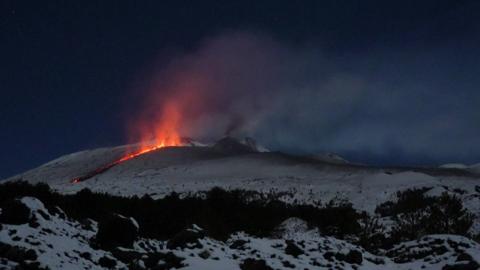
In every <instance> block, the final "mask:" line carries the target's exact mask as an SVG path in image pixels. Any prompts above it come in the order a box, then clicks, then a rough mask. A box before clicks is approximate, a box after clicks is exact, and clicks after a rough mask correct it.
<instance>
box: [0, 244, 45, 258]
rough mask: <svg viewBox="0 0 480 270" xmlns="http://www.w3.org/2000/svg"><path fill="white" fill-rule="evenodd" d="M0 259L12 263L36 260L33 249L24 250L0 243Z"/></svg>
mask: <svg viewBox="0 0 480 270" xmlns="http://www.w3.org/2000/svg"><path fill="white" fill-rule="evenodd" d="M0 257H1V258H7V259H9V260H11V261H14V262H24V261H34V260H36V259H37V253H36V252H35V250H33V249H26V248H23V247H17V246H12V245H9V244H4V243H1V242H0Z"/></svg>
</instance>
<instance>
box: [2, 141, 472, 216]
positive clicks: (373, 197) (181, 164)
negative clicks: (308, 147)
mask: <svg viewBox="0 0 480 270" xmlns="http://www.w3.org/2000/svg"><path fill="white" fill-rule="evenodd" d="M129 147H131V146H120V147H114V148H102V149H97V150H91V151H83V152H78V153H75V154H71V155H67V156H64V157H61V158H59V159H56V160H54V161H51V162H49V163H47V164H45V165H43V166H40V167H38V168H36V169H33V170H30V171H27V172H25V173H23V174H20V175H17V176H14V177H12V178H9V179H8V180H11V181H12V180H18V179H23V180H26V181H29V182H32V183H36V182H46V183H48V184H49V185H51V186H52V187H53V188H54V189H56V190H58V191H59V192H63V193H72V192H77V191H79V190H81V189H83V188H89V189H91V190H93V191H99V192H108V193H112V194H116V195H127V196H128V195H140V196H141V195H144V194H149V195H150V196H152V197H154V198H160V197H163V196H165V195H167V194H169V193H170V192H172V191H175V192H178V193H189V192H190V193H191V192H197V191H205V190H208V189H211V188H212V187H216V186H219V187H223V188H225V189H237V188H238V189H251V190H256V191H262V192H287V193H288V196H285V197H284V198H283V199H284V200H286V201H297V202H306V203H311V202H314V201H320V202H323V203H325V202H328V201H329V200H332V199H345V200H348V201H350V202H352V203H353V205H354V207H355V208H357V209H360V210H366V211H369V212H372V211H373V210H374V209H375V206H376V205H378V204H379V203H381V202H384V201H386V200H391V199H393V197H394V196H395V193H396V192H397V191H399V190H404V189H408V188H420V187H432V188H433V190H434V191H436V192H437V193H441V192H444V191H448V192H457V193H458V194H457V195H458V196H461V197H462V199H463V200H464V202H465V203H466V204H467V205H469V206H470V207H471V208H472V210H475V211H476V213H480V212H477V211H479V210H480V209H478V208H479V207H478V206H476V205H480V199H479V197H480V196H479V195H480V191H478V190H479V189H480V177H478V175H474V174H472V173H468V172H467V171H463V170H458V169H445V168H441V169H418V170H416V171H413V170H409V169H402V168H389V169H387V168H371V167H363V166H356V165H350V164H331V163H325V162H322V161H318V160H314V159H308V158H301V157H292V156H288V155H284V154H280V153H268V152H267V153H258V152H257V153H242V154H236V153H228V152H227V153H224V152H218V151H215V150H214V147H167V148H163V149H160V150H157V151H154V152H151V153H147V154H145V155H141V156H139V157H137V158H134V159H131V160H128V161H126V162H123V163H120V164H119V165H117V166H114V167H112V168H111V169H109V170H107V171H105V172H103V173H102V174H99V175H96V176H94V177H92V178H91V179H88V180H86V181H84V182H81V183H78V184H71V183H70V181H71V180H72V179H73V178H75V177H78V176H80V175H82V174H85V173H88V172H89V171H92V170H94V169H95V168H97V167H100V166H103V165H105V164H106V163H109V162H111V161H113V160H116V159H118V158H119V157H121V156H122V155H123V154H124V153H125V151H126V149H128V148H129Z"/></svg>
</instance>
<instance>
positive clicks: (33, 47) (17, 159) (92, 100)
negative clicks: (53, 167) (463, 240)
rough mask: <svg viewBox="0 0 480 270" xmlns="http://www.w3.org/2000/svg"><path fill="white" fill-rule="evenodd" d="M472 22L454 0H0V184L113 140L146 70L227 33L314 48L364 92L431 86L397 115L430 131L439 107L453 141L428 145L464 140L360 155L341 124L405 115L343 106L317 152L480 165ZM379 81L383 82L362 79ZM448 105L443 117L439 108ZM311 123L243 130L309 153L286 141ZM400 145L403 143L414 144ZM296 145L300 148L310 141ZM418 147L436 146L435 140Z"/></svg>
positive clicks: (476, 8) (479, 30) (475, 8)
mask: <svg viewBox="0 0 480 270" xmlns="http://www.w3.org/2000/svg"><path fill="white" fill-rule="evenodd" d="M478 14H480V2H478V1H458V0H457V1H454V0H452V1H442V0H439V1H341V0H340V1H338V0H332V1H302V2H298V1H171V2H170V1H16V0H5V1H1V3H0V67H1V72H0V90H1V96H0V138H1V139H0V143H1V144H2V151H1V152H0V178H2V177H6V176H10V175H12V174H15V173H18V172H21V171H23V170H26V169H30V168H32V167H34V166H37V165H40V164H42V163H44V162H47V161H49V160H51V159H53V158H56V157H58V156H59V155H62V154H66V153H70V152H74V151H78V150H83V149H88V148H95V147H101V146H109V145H118V144H123V143H125V142H126V136H125V132H124V131H125V122H126V120H125V119H127V118H128V117H129V116H130V115H132V114H133V113H135V110H136V106H139V104H140V102H139V101H140V100H141V99H142V98H143V94H144V93H143V92H142V91H140V90H139V89H138V87H136V83H138V80H139V78H142V76H144V74H146V73H148V72H150V71H151V69H153V67H155V68H160V69H161V68H162V60H164V61H165V63H170V62H171V61H174V60H172V59H175V56H177V55H182V54H185V53H189V52H196V51H198V50H200V51H201V50H202V49H201V48H200V49H199V46H200V47H201V46H203V45H201V44H202V42H203V41H204V40H205V39H208V38H215V37H216V36H218V35H222V34H225V33H235V32H237V31H242V32H249V33H250V32H251V33H256V34H258V35H265V36H268V37H269V38H271V39H273V40H275V43H276V44H280V45H278V46H277V45H274V46H273V47H275V48H276V47H282V48H283V47H285V48H296V49H295V50H296V52H295V53H293V54H294V55H298V54H302V52H301V50H302V49H298V48H304V49H305V50H306V51H309V52H308V53H307V54H310V53H311V51H312V50H313V51H315V50H316V49H319V50H321V53H322V54H323V55H326V56H327V58H328V59H329V61H330V62H333V64H332V63H330V64H329V67H332V68H335V67H337V66H341V68H339V69H341V70H342V74H344V73H346V72H347V73H349V74H354V75H358V76H359V77H361V78H362V79H366V80H367V81H369V84H368V85H374V86H369V87H372V88H379V87H380V88H381V87H383V88H389V87H396V86H398V85H402V82H414V83H407V84H405V86H404V87H408V86H412V87H416V86H418V85H419V84H420V83H419V82H424V83H425V85H426V86H425V85H423V87H426V88H427V89H433V88H435V89H438V90H435V91H437V92H428V93H427V94H425V95H423V97H424V98H423V99H422V102H423V103H422V104H420V105H419V104H417V105H414V107H415V106H417V107H418V108H420V107H422V108H423V107H428V109H425V111H423V110H422V111H419V114H420V113H421V115H408V117H409V118H425V121H424V122H425V123H431V122H434V121H431V120H432V119H436V118H435V117H436V114H435V112H437V111H442V110H443V109H444V108H445V106H446V107H448V108H450V111H451V114H450V115H452V117H451V118H450V120H445V121H447V122H443V123H444V125H446V128H447V129H448V127H449V126H450V125H451V127H452V129H456V131H455V132H453V133H448V134H447V136H445V134H437V135H435V136H437V137H442V136H444V137H445V144H449V143H451V142H452V141H456V142H458V141H463V142H465V144H459V145H458V147H457V145H456V144H455V147H457V148H458V152H459V154H458V155H455V152H454V151H452V150H451V149H447V150H445V151H443V152H439V153H434V154H430V153H428V149H429V148H425V150H424V149H423V148H422V151H425V152H426V153H412V152H411V151H409V150H408V149H407V150H406V149H404V147H403V146H402V145H403V144H402V143H405V142H401V143H398V144H397V143H392V144H388V143H386V144H382V146H376V147H373V148H372V147H371V145H365V146H364V147H361V146H359V144H362V142H363V140H361V139H359V140H358V141H356V142H355V143H352V138H349V137H348V136H346V135H345V134H355V132H358V133H361V134H359V135H358V137H368V136H370V135H371V134H369V133H368V132H364V131H363V130H365V129H369V128H370V126H369V125H365V124H364V125H358V126H355V125H352V124H351V123H352V122H357V121H356V120H354V119H357V118H356V117H358V116H359V115H360V116H361V117H362V118H363V119H372V122H376V123H380V124H379V125H381V127H378V125H372V127H371V128H372V129H371V130H377V129H380V130H386V129H389V128H392V129H394V127H395V123H396V121H398V122H404V121H405V118H404V117H403V116H404V115H405V112H408V106H409V105H405V106H401V108H400V107H399V108H398V110H397V109H393V110H391V111H388V114H386V115H385V116H382V115H383V114H382V115H379V114H378V113H376V112H377V111H369V110H365V109H358V110H355V109H353V110H352V114H350V115H355V117H353V116H352V117H351V118H349V117H348V115H347V116H345V117H346V118H344V119H343V120H338V119H337V121H336V122H335V125H334V126H335V127H329V128H335V130H338V129H343V130H344V132H342V133H335V139H334V140H333V139H332V138H329V140H328V142H329V144H328V145H325V144H321V143H319V145H320V146H321V147H320V146H319V147H318V148H319V149H326V150H329V151H335V150H337V151H339V152H341V153H343V154H346V155H349V156H350V157H353V158H355V159H357V160H360V161H361V160H364V161H368V162H372V163H378V164H387V163H397V162H398V163H412V164H415V163H416V164H422V163H435V162H443V161H449V160H450V159H457V160H460V161H462V162H480V160H478V159H480V153H478V152H477V150H479V149H480V148H479V147H477V146H471V145H480V127H479V126H480V115H479V114H480V109H478V108H477V106H478V107H480V100H479V99H478V98H479V95H478V94H477V93H478V92H479V91H480V89H479V86H480V80H479V78H478V76H479V74H480V72H479V71H480V65H479V62H480V56H479V54H480V52H479V50H480V49H479V48H480V46H479V45H480V44H479V36H480V27H479V26H480V22H479V19H478V17H479V16H478ZM213 43H214V44H215V42H213ZM226 44H229V43H228V42H226ZM206 46H207V51H208V45H206ZM267 47H268V46H267ZM261 48H262V49H264V48H265V46H263V47H261ZM312 48H314V49H312ZM267 50H268V49H267ZM299 51H300V52H299ZM281 55H282V57H285V58H286V59H290V58H292V57H294V58H295V57H297V56H292V54H291V53H289V54H288V56H285V55H284V54H281ZM297 58H298V57H297ZM349 59H355V60H354V61H350V60H349ZM392 61H395V64H392ZM306 70H311V69H308V68H307V69H306ZM378 75H381V76H382V77H383V78H386V79H385V80H382V81H381V82H378V80H370V77H372V78H373V77H375V76H378ZM298 78H299V77H298V76H295V79H298ZM309 79H311V77H310V78H309ZM370 81H374V82H373V83H370ZM422 89H423V88H422ZM294 91H295V90H292V92H294ZM399 91H401V90H399ZM410 91H411V90H410ZM419 91H421V90H419ZM429 91H430V90H429ZM431 91H433V90H431ZM369 93H370V92H369ZM406 93H407V94H408V95H410V94H411V93H413V92H408V91H406ZM339 95H346V94H345V93H344V92H340V93H339ZM372 96H375V94H372ZM420 96H422V94H420ZM378 98H381V97H378ZM389 98H392V97H391V96H390V97H388V98H387V101H388V99H389ZM401 99H405V97H404V96H402V97H401ZM412 99H413V100H415V95H413V96H412ZM432 99H434V100H432ZM451 100H454V101H455V102H456V105H455V106H456V107H452V106H451V105H449V103H448V102H449V101H451ZM360 104H362V105H358V103H357V102H356V103H354V104H352V106H360V107H362V108H363V107H368V106H369V100H368V99H367V100H365V101H362V102H361V103H360ZM446 104H447V105H446ZM344 106H346V105H344ZM393 107H394V108H397V107H396V106H393ZM312 113H320V112H318V111H315V112H312ZM386 117H388V119H387V120H388V121H386ZM311 118H313V119H315V116H314V115H312V116H311V117H309V119H311ZM448 121H450V122H448ZM277 122H281V119H280V120H279V119H273V120H269V121H268V122H267V123H266V124H265V126H269V127H270V126H275V127H278V125H276V124H275V123H277ZM439 122H441V121H439ZM460 122H461V123H460ZM463 122H464V123H463ZM459 123H460V124H459ZM310 124H311V125H306V127H305V126H302V125H298V128H305V132H297V133H294V134H290V135H288V136H290V137H288V136H287V137H282V138H278V136H273V135H272V137H275V138H274V139H272V141H271V142H269V141H268V136H269V134H268V132H267V133H266V132H265V131H258V132H253V133H254V134H257V135H258V137H260V138H261V139H262V140H263V141H264V143H266V144H268V145H269V146H271V147H275V148H278V149H280V150H290V151H295V150H294V149H296V148H297V146H298V149H301V150H302V151H304V152H308V150H306V146H301V145H299V144H298V141H299V140H303V139H302V138H303V137H302V136H306V137H308V136H312V135H311V134H316V133H318V132H319V131H318V130H309V129H308V127H311V126H313V125H315V124H316V123H315V121H313V122H312V123H310ZM388 125H391V127H390V126H388ZM426 126H428V124H426ZM437 126H438V125H436V126H435V127H432V129H428V128H425V129H423V126H422V127H419V125H412V128H414V129H416V130H417V131H418V132H417V133H415V134H406V135H405V136H406V137H408V138H416V137H419V136H420V135H425V134H429V135H431V134H430V133H432V132H435V131H436V130H437V129H436V128H437ZM443 128H445V127H443ZM271 130H280V129H278V128H277V129H275V128H272V129H271ZM359 130H360V131H359ZM307 133H308V134H307ZM406 133H408V132H406ZM291 136H293V138H292V137H291ZM295 136H298V138H297V137H295ZM385 136H387V135H385ZM388 136H391V135H388ZM358 137H355V136H354V137H353V141H355V139H357V138H358ZM400 137H402V136H400ZM420 137H421V136H420ZM473 137H476V138H477V139H476V140H475V139H472V138H473ZM426 138H427V136H425V138H424V139H423V140H427V139H426ZM375 139H376V138H375V136H372V140H375ZM410 140H412V145H414V146H415V145H416V144H420V143H421V141H415V139H410ZM305 141H308V143H309V144H311V143H312V139H311V138H309V139H305ZM393 141H395V140H393ZM289 142H295V143H291V144H289ZM330 142H331V143H330ZM437 143H438V144H439V142H437ZM338 145H349V147H337V146H338ZM329 146H330V147H329ZM378 147H380V148H382V147H383V148H384V149H382V151H380V150H378V149H377V148H378ZM430 147H431V148H432V149H435V148H437V146H436V145H435V144H432V145H431V146H430ZM314 148H315V147H314ZM292 149H293V150H292ZM315 150H317V149H316V148H315ZM422 151H419V152H422ZM432 153H433V152H432Z"/></svg>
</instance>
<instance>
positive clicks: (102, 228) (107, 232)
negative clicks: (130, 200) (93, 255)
mask: <svg viewBox="0 0 480 270" xmlns="http://www.w3.org/2000/svg"><path fill="white" fill-rule="evenodd" d="M137 237H138V227H137V225H136V224H135V222H134V221H132V220H131V219H130V218H126V217H123V216H120V215H117V214H114V215H110V216H109V217H108V218H106V219H105V220H103V221H101V222H100V223H99V224H98V232H97V235H96V237H95V241H96V244H98V245H99V247H101V248H103V249H112V248H114V247H118V246H121V247H132V245H133V242H134V241H135V240H136V239H137Z"/></svg>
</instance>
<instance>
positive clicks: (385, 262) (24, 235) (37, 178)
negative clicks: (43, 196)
mask: <svg viewBox="0 0 480 270" xmlns="http://www.w3.org/2000/svg"><path fill="white" fill-rule="evenodd" d="M135 147H136V145H125V146H118V147H111V148H100V149H94V150H87V151H81V152H78V153H73V154H69V155H65V156H62V157H60V158H58V159H55V160H53V161H50V162H48V163H46V164H44V165H42V166H40V167H38V168H35V169H32V170H30V171H27V172H25V173H22V174H19V175H16V176H13V177H10V178H8V179H5V180H6V182H15V181H19V180H23V181H27V182H29V183H32V184H35V183H47V184H48V185H49V186H50V187H51V188H52V189H54V190H55V191H57V192H59V193H61V194H74V193H77V192H78V191H80V190H82V189H84V188H88V189H90V190H91V191H93V192H102V193H108V194H112V195H119V196H132V195H137V196H138V197H142V196H143V195H148V196H149V197H150V198H152V199H161V198H164V197H166V196H168V195H169V194H171V193H172V192H176V193H178V194H180V197H183V196H195V194H200V195H201V194H203V192H206V191H208V190H211V189H212V188H214V187H221V188H223V189H225V190H236V189H240V190H250V191H254V192H259V193H261V194H262V193H263V194H276V196H277V197H276V198H279V199H280V200H281V201H283V202H286V203H288V204H307V205H309V204H310V205H315V206H318V205H327V204H328V203H329V202H332V201H348V202H351V203H352V206H353V208H355V209H356V210H357V211H358V212H362V211H365V212H366V213H368V214H369V215H371V216H377V215H378V213H376V212H375V210H376V209H377V207H378V206H379V205H381V204H385V203H387V204H388V203H389V202H392V201H395V200H396V199H397V196H398V192H400V191H405V190H423V191H422V192H424V193H425V195H426V196H432V197H435V196H440V195H441V194H449V195H451V196H453V197H455V198H459V199H460V201H461V202H462V203H463V206H464V207H465V208H466V210H468V211H469V212H470V213H472V214H474V216H473V225H472V226H471V228H470V231H469V235H479V233H480V171H479V170H478V168H477V167H478V165H477V166H465V167H464V166H457V165H455V166H453V165H448V166H442V167H439V168H427V167H422V168H413V167H411V168H410V167H388V168H385V167H369V166H363V165H358V164H352V163H349V162H348V161H346V160H344V159H342V158H341V157H339V156H337V155H335V154H322V155H317V156H293V155H288V154H284V153H279V152H270V151H268V150H266V149H265V148H263V147H261V146H258V145H257V144H256V143H255V142H254V141H253V140H252V139H245V140H237V139H234V138H230V137H225V138H222V139H221V140H219V141H218V142H216V143H214V144H201V143H198V142H195V141H193V140H190V139H189V140H185V146H181V147H166V148H161V149H158V150H155V151H152V152H148V153H146V154H143V155H139V156H137V157H135V158H132V159H129V160H126V161H124V162H120V163H118V164H116V165H115V166H111V167H108V169H106V170H100V171H99V170H98V168H103V167H105V166H106V165H108V164H112V163H115V162H116V161H117V160H119V159H121V158H122V157H123V156H125V154H126V153H128V152H129V151H131V150H132V149H135ZM92 172H98V173H92ZM85 175H87V176H88V177H84V178H82V181H80V182H78V183H72V180H73V179H78V178H79V177H82V176H85ZM4 183H5V182H4ZM21 202H22V203H24V204H25V205H27V206H28V207H29V208H30V209H31V212H32V213H33V214H32V215H33V216H36V217H37V218H36V220H37V221H38V222H37V223H38V226H36V227H35V226H34V227H32V226H30V225H29V224H4V225H3V229H2V230H0V243H3V244H1V245H0V253H1V252H2V248H3V250H4V251H5V250H9V249H11V248H12V247H16V248H17V249H18V248H20V249H21V248H25V250H23V251H18V250H17V251H18V252H20V253H21V252H27V251H28V249H33V250H34V252H35V253H36V256H37V257H38V260H37V261H39V262H41V264H42V265H45V266H50V268H51V269H66V268H68V269H94V268H101V267H103V266H102V265H103V264H108V263H111V264H114V266H112V268H116V269H126V268H129V269H154V268H149V267H145V265H139V267H140V268H131V263H133V262H135V264H137V263H139V264H145V262H147V261H152V260H153V261H155V260H156V261H155V262H156V263H157V264H158V265H160V263H159V261H162V260H164V261H169V262H168V263H170V261H171V260H173V261H174V262H176V263H180V262H181V265H182V267H184V268H182V269H200V270H201V269H242V270H244V269H249V270H250V269H288V268H290V269H291V268H295V269H333V268H335V267H336V268H337V269H419V268H424V269H456V268H447V267H449V266H448V264H458V261H460V262H462V260H463V259H467V261H470V263H472V265H473V266H474V267H476V265H477V264H476V262H478V261H479V260H480V248H479V246H478V243H476V242H474V241H472V240H469V239H467V238H465V237H462V236H458V235H429V236H424V237H422V238H421V239H416V240H414V241H409V242H403V243H400V244H397V245H396V246H394V247H389V248H388V250H380V251H378V252H376V253H375V254H373V253H369V252H368V251H366V250H365V249H363V248H362V247H361V246H358V245H357V244H355V243H352V242H349V241H347V240H348V239H336V238H333V237H331V236H326V235H322V233H320V232H319V231H316V230H315V229H313V228H311V227H309V226H308V225H307V224H305V223H303V221H302V220H300V219H295V218H292V219H289V220H286V221H285V222H284V223H282V224H280V225H279V227H278V229H277V230H276V232H275V233H274V235H275V237H273V238H261V237H254V236H251V235H247V234H245V233H241V232H239V233H236V234H234V235H231V236H230V238H229V239H228V240H226V241H218V240H214V239H212V238H209V237H206V236H204V237H203V236H202V237H201V238H199V239H198V243H200V244H201V245H199V246H197V245H193V246H186V247H183V248H180V249H178V248H173V247H171V246H170V247H169V245H168V241H172V240H171V239H170V240H168V241H161V240H158V239H141V238H138V239H136V240H135V244H134V245H133V246H132V247H130V248H129V249H125V248H120V249H119V250H120V251H118V250H117V251H116V252H117V253H116V254H113V253H114V252H113V251H111V250H103V249H96V248H93V247H92V246H91V245H90V244H89V240H88V239H92V238H93V237H94V236H95V235H96V234H97V233H98V227H97V223H96V222H95V221H91V222H90V223H91V226H89V228H87V229H86V228H85V226H84V225H82V224H80V223H79V221H75V220H71V219H68V218H67V217H65V216H64V215H61V214H54V213H49V212H48V211H47V210H45V209H43V206H42V203H41V202H40V201H38V200H37V199H35V198H23V199H21ZM0 213H1V212H0ZM42 213H43V214H42ZM45 213H46V214H45ZM44 214H45V215H44ZM46 215H47V216H48V217H46ZM378 221H379V222H380V223H382V224H383V225H385V226H386V228H389V226H390V225H389V224H390V223H392V222H393V220H392V219H391V218H385V217H378ZM0 226H2V225H1V224H0ZM179 229H180V228H179ZM52 232H54V233H52ZM387 233H389V232H388V230H387ZM32 239H33V240H32ZM31 241H34V242H35V243H32V242H31ZM196 242H197V241H196ZM235 243H237V244H235ZM239 243H242V244H241V245H240V244H239ZM292 245H293V246H294V247H293V246H292ZM459 246H460V247H462V248H461V249H459V248H458V247H459ZM59 247H61V249H62V252H63V253H62V252H60V253H59ZM292 250H293V251H292ZM439 250H440V251H441V252H439ZM291 252H294V253H295V254H296V252H300V253H299V254H296V255H293V254H291ZM352 252H353V253H352ZM39 253H41V254H39ZM21 254H23V253H21ZM86 254H89V255H88V256H87V255H86ZM119 254H120V255H119ZM132 254H135V256H134V257H132V256H133V255H132ZM159 254H160V255H159ZM166 254H170V255H166ZM419 254H423V255H425V256H423V255H421V256H420V255H419ZM465 254H466V255H465ZM125 256H126V257H128V258H130V259H125ZM129 256H130V257H129ZM165 256H170V257H168V258H167V257H165ZM1 257H2V254H0V258H1ZM151 257H152V258H156V259H151ZM15 258H16V257H15ZM15 258H14V259H11V258H10V259H8V258H7V259H6V260H3V261H2V260H1V259H0V268H1V267H2V265H3V266H4V267H5V268H6V269H8V267H16V265H21V263H19V262H18V258H17V259H15ZM101 258H106V259H103V262H102V265H100V263H99V261H100V259H101ZM132 258H134V259H132ZM176 258H181V259H176ZM359 258H361V259H359ZM129 263H130V265H128V264H129ZM166 263H167V262H166ZM177 266H178V267H179V265H177ZM105 267H107V266H105ZM172 267H174V266H172V265H171V264H170V265H169V268H168V267H165V268H158V269H171V268H172ZM262 267H263V268H262ZM107 268H108V267H107ZM459 269H460V268H459ZM465 269H469V268H465ZM472 269H475V268H472Z"/></svg>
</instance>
